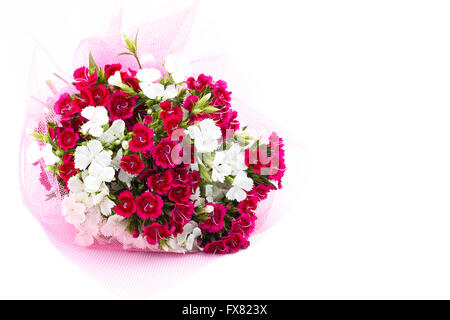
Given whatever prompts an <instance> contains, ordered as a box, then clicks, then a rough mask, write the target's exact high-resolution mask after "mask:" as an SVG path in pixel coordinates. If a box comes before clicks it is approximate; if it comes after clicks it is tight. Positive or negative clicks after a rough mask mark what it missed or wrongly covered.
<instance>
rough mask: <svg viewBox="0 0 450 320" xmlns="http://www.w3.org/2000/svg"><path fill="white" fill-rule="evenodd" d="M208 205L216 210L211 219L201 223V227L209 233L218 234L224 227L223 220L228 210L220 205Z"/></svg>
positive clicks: (211, 214)
mask: <svg viewBox="0 0 450 320" xmlns="http://www.w3.org/2000/svg"><path fill="white" fill-rule="evenodd" d="M207 205H209V206H212V207H213V208H214V210H213V212H211V213H210V214H209V215H210V218H209V219H208V220H205V221H203V222H202V223H200V225H199V227H200V229H202V230H205V231H208V232H212V233H214V232H218V231H220V230H222V228H223V227H224V222H223V219H224V218H225V215H226V213H227V209H226V208H225V207H224V206H223V205H221V204H220V203H208V204H207Z"/></svg>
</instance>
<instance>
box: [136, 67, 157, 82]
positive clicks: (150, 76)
mask: <svg viewBox="0 0 450 320" xmlns="http://www.w3.org/2000/svg"><path fill="white" fill-rule="evenodd" d="M136 78H138V80H139V81H141V82H143V83H152V82H155V81H158V80H159V79H161V72H160V71H159V70H158V69H155V68H143V69H141V70H139V71H138V72H137V74H136Z"/></svg>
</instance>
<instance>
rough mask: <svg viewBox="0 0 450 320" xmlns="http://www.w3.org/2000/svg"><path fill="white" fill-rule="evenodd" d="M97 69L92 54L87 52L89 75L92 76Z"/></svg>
mask: <svg viewBox="0 0 450 320" xmlns="http://www.w3.org/2000/svg"><path fill="white" fill-rule="evenodd" d="M97 69H98V66H97V64H96V63H95V60H94V57H93V56H92V53H91V52H90V51H89V73H90V74H93V73H94V71H95V70H97Z"/></svg>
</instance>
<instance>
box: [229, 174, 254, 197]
mask: <svg viewBox="0 0 450 320" xmlns="http://www.w3.org/2000/svg"><path fill="white" fill-rule="evenodd" d="M252 188H253V180H252V179H250V178H248V177H247V175H246V174H245V172H243V171H241V172H240V173H239V174H238V175H237V176H236V177H234V181H233V186H232V187H231V188H230V190H228V192H227V194H226V197H227V198H228V199H230V200H236V201H239V202H240V201H243V200H245V198H247V193H246V192H245V191H250V190H252Z"/></svg>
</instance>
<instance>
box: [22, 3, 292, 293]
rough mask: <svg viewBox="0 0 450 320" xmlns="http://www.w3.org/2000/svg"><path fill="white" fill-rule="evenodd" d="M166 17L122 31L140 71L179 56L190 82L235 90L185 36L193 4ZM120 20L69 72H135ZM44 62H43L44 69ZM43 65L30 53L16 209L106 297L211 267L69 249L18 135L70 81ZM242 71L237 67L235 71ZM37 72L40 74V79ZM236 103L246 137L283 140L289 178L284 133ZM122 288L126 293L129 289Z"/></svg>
mask: <svg viewBox="0 0 450 320" xmlns="http://www.w3.org/2000/svg"><path fill="white" fill-rule="evenodd" d="M172 10H173V11H175V13H172V14H170V15H165V16H162V17H160V18H158V17H152V18H151V19H149V20H147V21H146V22H145V23H142V24H140V25H139V26H137V27H136V28H135V29H134V30H127V34H129V35H134V34H135V33H136V32H137V31H138V32H139V35H138V50H139V52H140V53H141V54H144V53H151V54H152V55H154V56H155V58H156V59H155V61H153V62H152V63H151V64H148V63H147V64H144V66H146V67H150V66H152V67H158V66H161V65H162V63H163V61H164V58H165V57H166V56H167V54H168V53H170V52H173V53H180V54H183V55H185V56H187V57H189V58H190V60H191V63H192V66H193V69H194V74H195V75H198V74H200V73H205V74H210V75H211V76H213V77H214V79H224V80H225V81H227V82H228V84H229V87H230V89H231V90H232V91H233V84H234V83H237V82H238V81H235V80H237V78H238V77H237V76H236V74H237V73H235V72H233V71H232V70H231V71H230V70H229V68H228V69H227V60H226V56H225V55H224V54H223V53H220V52H219V51H217V50H216V51H212V50H211V49H210V48H208V41H207V40H205V38H206V39H207V37H205V35H192V34H190V33H191V25H192V22H193V19H194V17H195V11H196V4H194V5H190V6H187V7H186V6H184V7H179V8H177V7H172ZM121 19H122V18H121V14H119V15H118V16H117V17H116V18H114V20H113V21H112V23H111V28H110V30H109V32H108V33H107V34H106V35H104V36H102V37H95V38H89V39H85V40H83V41H81V43H80V45H79V47H78V49H77V51H76V53H75V57H74V68H76V67H79V66H81V65H87V64H88V54H89V51H90V52H91V53H92V55H93V57H94V60H95V61H96V63H97V64H98V65H99V66H101V67H103V66H104V65H105V64H112V63H120V64H122V66H123V67H124V69H126V68H132V69H135V70H136V69H138V66H137V63H136V61H135V60H134V58H133V57H130V56H118V54H119V53H120V52H123V51H124V45H123V41H122V36H121V34H120V28H121ZM200 43H202V44H200ZM199 46H200V49H205V50H203V51H202V50H199ZM193 48H195V50H193ZM39 55H41V56H39ZM44 61H47V62H48V61H50V62H49V63H48V64H47V65H45V63H44ZM51 61H52V60H51V59H50V58H49V56H45V54H43V53H42V49H41V50H40V51H39V50H36V54H35V58H34V61H33V65H32V70H31V75H30V86H29V87H30V97H31V98H30V101H29V103H28V106H27V115H26V120H25V124H24V130H23V134H22V141H21V154H20V184H21V191H22V196H23V201H24V203H25V205H26V206H27V208H28V209H29V210H30V212H31V213H32V214H33V215H34V217H35V218H36V219H37V220H38V221H39V222H40V223H41V225H42V227H43V228H44V230H45V231H46V233H47V234H48V237H49V239H50V241H51V242H52V243H53V244H54V245H55V246H56V247H57V248H58V249H59V250H60V252H61V253H62V254H63V255H64V256H66V257H67V258H69V259H70V260H71V261H72V262H74V263H76V264H78V265H79V266H80V267H81V268H82V269H83V270H85V271H86V272H88V273H89V274H90V275H91V276H93V277H94V278H95V279H96V280H98V281H100V282H101V283H102V284H103V285H104V286H105V287H107V288H108V289H110V290H112V291H113V292H114V293H117V294H121V295H126V296H130V295H131V296H141V297H142V296H143V297H145V296H148V295H149V294H152V293H155V292H158V291H159V290H161V289H164V288H166V287H168V286H170V285H172V284H174V283H176V282H177V281H179V280H181V279H183V278H186V277H187V276H189V275H190V274H192V273H193V272H195V271H197V270H199V269H200V268H201V267H202V266H204V265H206V264H207V263H208V262H210V261H211V260H212V259H217V258H218V256H215V255H208V254H203V253H195V254H176V253H150V252H132V251H125V250H123V249H122V247H121V245H119V244H100V243H96V244H95V245H93V246H91V247H89V248H81V247H78V246H77V245H76V244H75V243H74V237H75V234H76V230H75V228H74V227H73V226H72V225H70V224H68V223H67V222H66V221H65V220H64V217H63V216H62V215H61V199H62V197H63V195H64V194H65V191H64V190H60V189H59V187H58V184H57V181H56V180H55V179H54V178H53V177H52V176H51V175H50V174H47V173H45V172H43V171H42V165H43V164H44V163H43V161H42V160H41V162H40V163H39V164H38V165H32V164H31V163H30V161H28V160H27V154H26V150H27V149H28V147H29V146H30V143H31V142H32V139H33V138H32V137H31V136H30V135H28V134H27V133H26V129H28V128H29V129H35V128H36V126H38V125H39V123H41V125H40V126H39V128H40V129H41V130H44V128H45V125H44V123H45V120H46V119H49V118H52V117H54V113H53V112H52V111H53V104H54V102H55V101H56V99H57V98H58V96H59V94H60V93H61V92H65V91H70V90H72V89H71V86H70V85H69V84H68V83H65V82H64V81H63V79H67V81H70V79H71V76H70V74H71V72H72V70H60V69H59V68H58V67H57V66H56V64H54V63H53V62H51ZM243 67H244V66H241V68H243ZM43 69H44V71H42V70H43ZM49 69H51V70H49ZM53 72H54V73H56V74H57V75H58V76H54V77H53V79H51V82H47V85H48V86H49V87H50V88H51V91H49V90H48V88H46V80H47V79H46V78H43V74H50V73H53ZM233 75H234V76H233ZM61 78H63V79H61ZM244 100H245V97H237V96H235V95H233V100H232V106H233V108H234V109H235V110H236V111H238V113H239V120H240V122H241V124H242V125H248V128H249V131H250V132H253V133H255V135H257V136H263V137H264V136H265V137H268V136H269V135H270V133H271V132H272V131H276V132H277V133H278V134H279V135H280V136H281V137H284V138H285V143H286V147H285V148H286V157H287V164H288V168H289V169H288V171H289V170H290V169H291V168H292V167H293V166H294V165H289V150H290V148H294V147H295V143H291V140H290V139H287V137H286V136H285V135H284V134H285V132H284V131H283V130H281V129H280V128H279V127H278V126H275V124H273V123H271V122H270V121H268V120H267V119H264V117H262V116H260V115H258V113H257V111H256V110H254V109H252V108H251V107H249V106H247V105H245V104H244ZM46 108H47V109H49V110H50V111H49V112H47V113H46V112H45V110H46ZM283 135H284V136H283ZM41 181H43V182H44V185H45V184H47V188H48V189H50V190H46V187H45V186H44V185H43V184H42V183H41ZM289 185H290V181H289V178H288V176H287V175H286V176H285V178H284V188H283V189H281V190H279V191H276V192H272V193H271V194H270V195H269V198H268V199H267V200H265V201H263V202H261V203H260V205H259V207H258V210H257V216H258V220H257V223H256V229H255V232H254V235H255V234H258V233H261V232H262V231H264V230H266V229H267V228H268V227H270V226H272V225H273V224H274V223H275V222H276V220H277V219H279V217H280V216H281V214H282V212H283V211H285V208H284V209H282V204H283V203H285V202H284V201H283V198H285V197H286V193H287V192H288V191H287V190H288V186H289ZM49 193H50V194H51V195H52V196H51V198H50V199H48V194H49ZM254 235H253V236H252V237H251V238H250V241H251V240H252V238H253V237H254ZM274 241H275V240H274ZM251 248H252V246H250V248H249V249H247V250H251ZM104 249H115V250H104ZM240 254H245V250H244V251H242V252H240V253H238V254H236V255H240ZM268 254H269V253H268ZM221 259H226V257H221ZM130 283H133V285H129V284H130Z"/></svg>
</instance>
